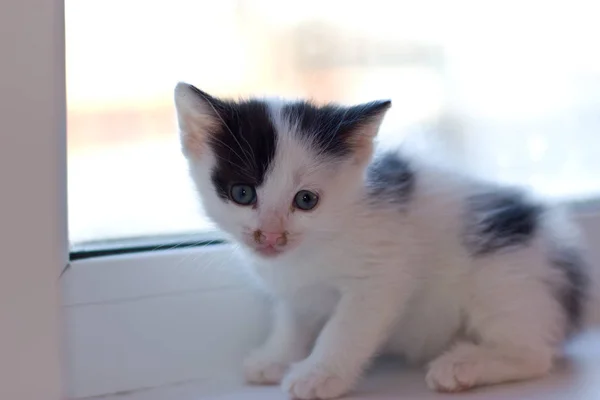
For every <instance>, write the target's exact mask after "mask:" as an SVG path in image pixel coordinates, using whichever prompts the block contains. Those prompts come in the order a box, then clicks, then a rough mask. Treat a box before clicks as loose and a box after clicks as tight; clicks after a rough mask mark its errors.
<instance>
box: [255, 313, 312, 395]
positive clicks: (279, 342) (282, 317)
mask: <svg viewBox="0 0 600 400" xmlns="http://www.w3.org/2000/svg"><path fill="white" fill-rule="evenodd" d="M273 311H274V313H273V322H272V328H271V331H270V332H269V335H268V337H267V340H266V342H265V343H264V344H263V345H262V346H261V347H259V348H258V349H256V350H254V351H253V352H252V353H251V354H250V355H249V356H248V357H247V358H246V359H245V360H244V375H245V378H246V381H247V382H248V383H254V384H261V385H268V384H278V383H280V382H281V379H282V378H283V376H284V375H285V373H286V372H287V370H288V367H289V366H290V365H291V364H292V363H294V362H297V361H300V360H302V359H304V358H305V357H306V356H307V355H308V346H309V342H310V336H311V333H310V331H309V329H308V327H307V326H303V325H302V324H301V321H300V320H299V319H298V318H296V316H295V315H294V313H293V311H292V310H291V309H290V308H289V307H288V305H287V304H285V303H284V302H278V303H277V304H276V305H275V308H274V310H273Z"/></svg>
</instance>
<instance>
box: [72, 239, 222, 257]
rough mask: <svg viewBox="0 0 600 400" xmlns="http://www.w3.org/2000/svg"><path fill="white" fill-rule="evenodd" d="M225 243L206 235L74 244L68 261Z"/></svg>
mask: <svg viewBox="0 0 600 400" xmlns="http://www.w3.org/2000/svg"><path fill="white" fill-rule="evenodd" d="M215 236H218V235H215ZM226 243H228V241H227V240H225V239H222V238H219V237H216V238H214V239H207V238H206V234H202V235H200V234H182V235H158V236H146V237H133V238H115V239H109V240H103V241H89V242H82V243H75V244H73V245H72V246H71V248H70V251H69V261H76V260H85V259H88V258H95V257H106V256H114V255H123V254H134V253H142V252H156V251H167V250H176V249H185V248H191V247H207V246H215V245H223V244H226Z"/></svg>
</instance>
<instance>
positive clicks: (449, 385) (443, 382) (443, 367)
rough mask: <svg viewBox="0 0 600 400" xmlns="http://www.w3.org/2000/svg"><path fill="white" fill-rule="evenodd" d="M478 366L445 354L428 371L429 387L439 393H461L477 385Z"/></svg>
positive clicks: (426, 378)
mask: <svg viewBox="0 0 600 400" xmlns="http://www.w3.org/2000/svg"><path fill="white" fill-rule="evenodd" d="M477 377H478V371H477V365H476V364H475V363H473V362H470V361H466V360H464V359H457V357H453V355H452V354H451V353H450V354H444V355H442V356H440V357H438V358H437V359H435V360H434V361H433V362H432V363H431V364H429V368H428V370H427V375H426V376H425V382H426V383H427V386H429V388H431V389H433V390H437V391H439V392H461V391H464V390H468V389H471V388H472V387H473V386H475V385H476V383H477Z"/></svg>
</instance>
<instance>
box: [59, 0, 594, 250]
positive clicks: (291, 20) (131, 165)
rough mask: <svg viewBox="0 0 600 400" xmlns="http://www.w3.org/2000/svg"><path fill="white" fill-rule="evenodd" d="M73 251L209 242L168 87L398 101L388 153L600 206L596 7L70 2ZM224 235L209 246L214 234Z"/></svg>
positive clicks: (410, 1) (474, 1) (490, 0)
mask: <svg viewBox="0 0 600 400" xmlns="http://www.w3.org/2000/svg"><path fill="white" fill-rule="evenodd" d="M65 4H66V28H67V31H66V46H67V95H68V162H69V167H68V168H69V221H70V222H69V229H70V239H71V242H72V245H74V246H76V245H82V244H89V243H98V242H103V241H119V240H125V239H128V238H136V237H159V236H162V235H173V234H187V233H198V232H204V233H205V234H208V235H209V236H210V235H211V234H212V233H211V232H215V230H214V227H213V226H212V225H211V224H210V222H209V221H208V220H207V219H206V217H204V216H203V214H202V212H201V207H200V206H199V204H198V202H197V199H196V196H195V193H194V191H193V189H192V187H191V184H190V182H189V178H188V176H187V171H186V166H185V163H184V159H183V156H182V155H181V153H180V148H179V143H178V135H177V128H176V120H175V113H174V108H173V104H172V91H173V88H174V85H175V84H176V82H177V81H187V82H189V83H192V84H194V85H196V86H198V87H200V88H201V89H202V90H204V91H207V92H209V93H211V94H213V95H217V96H229V97H239V96H250V95H278V96H284V97H309V98H312V99H314V100H315V101H317V102H327V101H339V102H342V103H355V102H360V101H369V100H373V99H378V98H390V99H392V100H393V107H392V109H391V111H390V113H389V114H388V117H387V119H386V121H385V122H384V126H383V128H382V132H381V136H380V142H381V145H382V146H395V145H397V144H400V143H402V142H403V141H412V142H413V143H414V144H415V148H417V149H419V151H421V152H423V154H424V156H425V157H431V158H437V159H440V161H444V162H448V163H449V164H450V165H452V166H453V167H455V168H458V169H461V170H464V171H467V172H468V173H471V174H473V175H476V176H478V177H481V178H483V179H488V180H492V181H499V182H505V183H510V184H517V185H521V186H527V187H532V188H533V189H534V190H536V191H537V192H539V193H541V194H543V195H545V196H548V197H551V198H554V199H559V200H565V199H585V198H593V197H595V196H597V195H598V194H600V178H599V176H600V24H598V22H597V15H598V12H600V5H598V4H596V2H591V1H585V2H584V1H577V0H572V1H566V0H564V1H563V0H556V1H552V2H549V1H534V0H521V1H510V0H508V1H507V0H498V1H496V0H471V1H467V0H464V1H460V0H438V1H428V0H396V1H380V0H370V1H368V2H349V1H333V0H332V1H327V0H320V1H314V0H304V1H302V2H291V1H283V0H279V1H275V0H219V1H216V0H213V1H203V0H169V1H166V0H156V1H154V0H152V1H149V0H144V1H142V0H66V1H65ZM215 235H216V233H215Z"/></svg>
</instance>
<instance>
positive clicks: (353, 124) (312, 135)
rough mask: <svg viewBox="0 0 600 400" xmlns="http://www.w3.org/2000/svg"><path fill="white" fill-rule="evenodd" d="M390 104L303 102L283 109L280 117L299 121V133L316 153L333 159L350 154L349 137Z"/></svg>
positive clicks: (287, 105) (379, 102)
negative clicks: (312, 146)
mask: <svg viewBox="0 0 600 400" xmlns="http://www.w3.org/2000/svg"><path fill="white" fill-rule="evenodd" d="M390 105H391V101H389V100H382V101H374V102H371V103H365V104H360V105H357V106H352V107H342V106H338V105H334V104H328V105H325V106H316V105H314V104H311V103H309V102H306V101H299V102H295V103H289V104H286V105H284V106H283V108H282V116H283V117H284V118H286V119H289V120H290V121H292V122H298V124H299V129H298V132H297V133H298V134H299V135H301V136H302V137H303V138H304V139H306V140H307V141H308V142H309V143H311V144H313V145H314V146H315V147H316V148H317V149H318V150H319V151H321V152H323V153H325V154H327V155H330V156H334V157H343V156H345V155H348V154H350V153H351V152H352V144H353V141H352V140H351V138H352V135H353V134H354V133H355V132H356V131H357V130H358V129H360V127H361V126H363V125H364V124H368V123H369V122H371V121H372V120H373V118H376V117H377V116H378V115H379V114H381V113H382V112H383V111H385V110H386V109H387V108H389V107H390Z"/></svg>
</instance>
